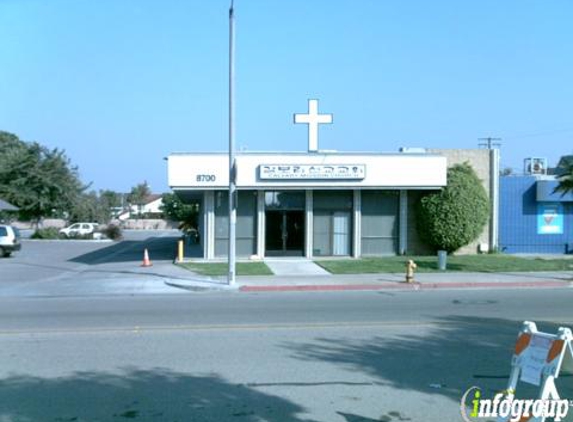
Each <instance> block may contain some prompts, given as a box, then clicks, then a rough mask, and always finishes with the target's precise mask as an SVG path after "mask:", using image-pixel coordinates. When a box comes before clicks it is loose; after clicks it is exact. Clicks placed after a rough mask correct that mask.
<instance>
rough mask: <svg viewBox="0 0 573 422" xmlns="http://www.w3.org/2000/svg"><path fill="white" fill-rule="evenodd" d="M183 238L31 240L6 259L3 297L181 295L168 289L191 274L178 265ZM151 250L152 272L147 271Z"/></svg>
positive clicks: (0, 264) (132, 234)
mask: <svg viewBox="0 0 573 422" xmlns="http://www.w3.org/2000/svg"><path fill="white" fill-rule="evenodd" d="M178 238H179V232H178V231H175V230H162V231H125V232H124V240H122V241H120V242H110V241H81V240H53V241H52V240H27V239H24V240H23V241H22V243H23V245H22V250H21V251H20V252H18V253H15V254H13V256H12V257H10V258H6V259H0V296H68V295H72V296H73V295H83V294H104V295H105V294H110V293H114V294H118V293H125V294H136V293H180V292H181V290H179V289H176V288H173V287H169V286H166V285H165V281H166V279H169V278H178V277H181V278H187V277H190V276H192V275H191V274H190V273H188V272H186V271H185V270H182V269H180V268H176V267H174V266H173V265H172V262H173V259H174V257H175V252H176V242H177V239H178ZM145 248H147V249H148V251H149V256H150V259H151V262H152V263H153V266H152V267H141V263H142V262H143V251H144V249H145Z"/></svg>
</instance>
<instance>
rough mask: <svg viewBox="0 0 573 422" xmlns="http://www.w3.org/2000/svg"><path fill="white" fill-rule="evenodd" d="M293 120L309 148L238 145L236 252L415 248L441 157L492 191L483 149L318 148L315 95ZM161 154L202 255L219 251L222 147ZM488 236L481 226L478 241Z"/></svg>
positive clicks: (224, 211)
mask: <svg viewBox="0 0 573 422" xmlns="http://www.w3.org/2000/svg"><path fill="white" fill-rule="evenodd" d="M294 122H295V123H304V124H307V125H308V130H309V147H308V151H305V152H280V151H277V152H239V153H237V154H236V186H237V191H238V207H237V225H236V242H237V243H236V250H237V256H239V257H252V256H257V257H259V258H264V257H277V256H300V257H307V258H314V257H325V256H347V257H348V256H350V257H362V256H382V255H395V254H405V253H420V251H423V249H424V245H422V244H421V243H420V241H419V239H418V237H417V232H416V229H415V213H414V210H413V208H414V204H415V202H416V201H417V200H418V199H419V197H420V196H421V195H422V194H423V193H424V192H427V191H429V190H439V189H441V188H442V187H443V186H445V185H446V183H447V180H446V173H447V167H448V165H451V164H454V163H455V162H463V161H470V163H471V164H472V165H473V166H474V168H475V169H476V171H477V172H478V175H479V176H480V177H481V178H482V179H483V180H484V186H485V187H486V190H487V191H490V189H489V187H490V183H489V174H490V165H491V162H492V160H490V154H489V153H490V151H488V150H424V149H419V148H417V149H402V150H401V152H396V153H380V152H333V151H321V150H320V149H319V148H318V125H319V124H323V123H331V122H332V115H330V114H319V113H318V101H317V100H309V112H308V113H307V114H295V117H294ZM167 160H168V182H169V186H170V187H171V188H172V189H173V191H174V192H175V193H176V194H177V195H179V196H180V197H181V198H182V199H183V200H185V201H194V202H198V203H199V204H200V207H199V208H200V210H201V211H200V218H199V232H200V239H201V240H200V243H201V249H202V256H203V258H205V259H217V258H224V257H226V255H227V248H228V215H229V214H228V212H229V211H228V187H229V157H228V153H227V152H220V153H218V152H213V153H173V154H171V155H169V157H168V159H167ZM490 237H491V236H490ZM490 240H491V239H490V238H489V237H488V230H486V231H485V232H484V234H483V236H482V238H481V239H479V240H478V243H479V242H484V241H485V242H488V243H489V241H490Z"/></svg>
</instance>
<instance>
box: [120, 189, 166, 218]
mask: <svg viewBox="0 0 573 422" xmlns="http://www.w3.org/2000/svg"><path fill="white" fill-rule="evenodd" d="M162 196H163V195H162V194H151V195H149V196H147V198H145V202H144V204H143V205H141V206H139V205H136V204H129V205H128V207H127V208H126V209H124V210H123V211H122V212H120V213H119V214H118V216H117V218H118V219H119V220H121V221H125V220H128V219H130V218H137V217H141V216H146V215H154V216H159V215H160V214H163V212H162V211H161V206H162V205H163V200H162ZM155 218H157V217H155ZM159 218H160V217H159Z"/></svg>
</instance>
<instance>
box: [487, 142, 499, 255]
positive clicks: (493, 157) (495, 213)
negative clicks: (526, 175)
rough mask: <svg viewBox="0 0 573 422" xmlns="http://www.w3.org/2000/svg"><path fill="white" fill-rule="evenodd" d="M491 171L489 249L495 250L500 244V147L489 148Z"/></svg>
mask: <svg viewBox="0 0 573 422" xmlns="http://www.w3.org/2000/svg"><path fill="white" fill-rule="evenodd" d="M489 171H490V173H489V186H490V189H489V197H490V201H491V216H490V222H489V230H490V232H489V233H490V235H489V250H490V251H494V250H496V249H497V248H498V246H499V149H497V148H493V149H490V150H489Z"/></svg>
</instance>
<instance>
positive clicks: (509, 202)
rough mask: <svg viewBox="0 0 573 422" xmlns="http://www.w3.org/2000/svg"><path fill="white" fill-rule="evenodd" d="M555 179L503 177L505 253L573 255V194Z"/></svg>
mask: <svg viewBox="0 0 573 422" xmlns="http://www.w3.org/2000/svg"><path fill="white" fill-rule="evenodd" d="M557 185H558V182H557V180H556V179H555V177H553V176H547V175H544V174H538V175H536V174H528V175H524V176H503V177H501V178H500V213H499V245H500V250H501V251H502V252H505V253H547V254H564V253H573V193H571V192H570V193H568V194H567V195H564V196H562V195H561V193H553V191H554V189H555V187H556V186H557Z"/></svg>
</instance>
